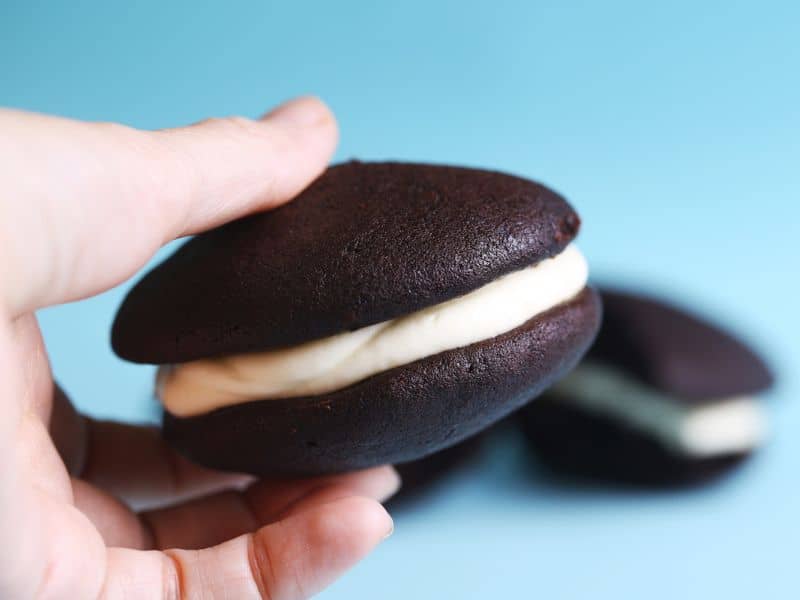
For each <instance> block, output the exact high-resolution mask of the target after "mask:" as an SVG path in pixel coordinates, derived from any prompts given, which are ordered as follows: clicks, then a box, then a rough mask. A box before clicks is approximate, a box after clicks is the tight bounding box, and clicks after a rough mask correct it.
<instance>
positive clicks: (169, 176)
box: [0, 98, 337, 316]
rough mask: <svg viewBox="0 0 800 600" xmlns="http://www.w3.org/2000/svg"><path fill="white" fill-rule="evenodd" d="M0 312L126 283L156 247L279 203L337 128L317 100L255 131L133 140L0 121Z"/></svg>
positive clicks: (132, 133)
mask: <svg viewBox="0 0 800 600" xmlns="http://www.w3.org/2000/svg"><path fill="white" fill-rule="evenodd" d="M0 131H2V132H3V134H2V135H0V169H3V172H5V173H7V174H8V177H2V181H3V185H4V186H5V187H4V188H3V189H2V190H0V192H2V193H1V194H0V198H2V199H1V200H0V255H1V256H3V260H2V261H0V281H6V282H13V285H8V286H6V287H5V288H3V289H2V291H0V304H6V306H7V307H8V308H9V309H10V312H11V315H12V316H14V315H19V314H22V313H24V312H29V311H31V310H33V309H35V308H38V307H41V306H45V305H48V304H53V303H57V302H64V301H68V300H74V299H77V298H81V297H85V296H89V295H92V294H94V293H97V292H99V291H101V290H104V289H107V288H109V287H111V286H113V285H115V284H117V283H119V282H121V281H123V280H124V279H126V278H127V277H130V276H131V275H132V274H133V273H134V272H135V271H136V270H137V269H139V268H140V267H141V266H142V265H144V263H145V262H146V261H147V260H148V259H149V258H150V257H151V256H152V255H153V253H154V252H155V251H156V250H157V249H158V248H159V247H160V246H161V245H162V244H164V243H165V242H166V241H168V240H170V239H173V238H175V237H179V236H182V235H186V234H189V233H194V232H197V231H200V230H203V229H207V228H210V227H214V226H216V225H219V224H221V223H223V222H225V221H228V220H231V219H233V218H235V217H237V216H240V215H243V214H246V213H250V212H253V211H256V210H261V209H266V208H269V207H272V206H275V205H277V204H279V203H281V202H285V201H286V200H288V199H290V198H291V197H292V196H294V195H296V194H297V193H298V192H299V191H300V190H302V189H303V188H304V187H305V186H306V185H308V183H310V182H311V181H312V180H313V179H314V178H315V177H316V176H317V175H318V174H319V173H320V172H321V171H322V170H323V169H324V167H325V165H326V164H327V162H328V160H329V159H330V157H331V155H332V153H333V150H334V147H335V145H336V139H337V130H336V123H335V121H334V118H333V116H332V115H331V113H330V111H329V110H328V109H327V108H326V107H325V106H324V105H323V104H322V103H321V102H319V101H318V100H315V99H310V98H304V99H300V100H296V101H293V102H290V103H288V104H286V105H284V106H282V107H280V108H278V109H277V110H275V111H273V112H272V113H270V114H269V115H267V116H266V117H265V118H263V119H262V120H260V121H251V120H248V119H243V118H229V119H219V120H210V121H204V122H203V123H199V124H197V125H193V126H190V127H186V128H182V129H175V130H168V131H159V132H145V131H137V130H135V129H131V128H128V127H124V126H120V125H111V124H101V123H81V122H77V121H71V120H68V119H59V118H54V117H46V116H42V115H35V114H29V113H24V112H18V111H0Z"/></svg>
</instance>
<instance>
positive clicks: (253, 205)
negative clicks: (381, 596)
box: [0, 99, 399, 600]
mask: <svg viewBox="0 0 800 600" xmlns="http://www.w3.org/2000/svg"><path fill="white" fill-rule="evenodd" d="M336 137H337V131H336V124H335V121H334V118H333V116H332V115H331V113H330V112H329V111H328V110H327V108H326V107H325V106H324V105H323V104H322V103H320V102H319V101H317V100H314V99H301V100H296V101H294V102H291V103H288V104H286V105H283V106H281V107H279V108H278V109H276V110H274V111H273V112H272V113H270V114H269V115H267V116H266V117H265V118H263V119H262V120H260V121H250V120H246V119H240V118H235V119H222V120H211V121H205V122H203V123H200V124H198V125H194V126H191V127H186V128H183V129H175V130H169V131H157V132H144V131H137V130H134V129H130V128H127V127H123V126H120V125H113V124H103V123H94V124H91V123H79V122H75V121H69V120H66V119H57V118H52V117H45V116H39V115H34V114H28V113H23V112H16V111H0V186H2V187H0V464H2V468H1V469H0V531H2V539H3V543H2V544H0V597H2V598H15V599H17V598H19V599H24V598H33V597H36V598H57V599H62V598H70V599H73V598H74V599H83V598H98V597H99V598H146V599H148V600H150V599H156V600H157V599H159V598H164V599H177V598H184V597H188V598H200V597H202V598H223V597H224V598H236V599H247V598H269V599H270V600H286V599H290V598H306V597H308V596H310V595H312V594H314V593H316V592H317V591H319V590H320V589H322V588H323V587H324V586H326V585H327V584H328V583H330V582H331V581H332V580H333V579H335V578H336V577H337V576H338V575H340V574H341V573H342V572H343V571H344V570H345V569H347V568H348V567H350V566H351V565H353V564H354V563H355V562H356V561H358V560H359V559H360V558H362V557H363V556H364V555H365V554H366V553H367V552H369V551H370V550H371V549H372V548H373V547H374V546H375V545H376V544H377V543H378V542H380V541H381V540H382V539H383V538H385V537H386V536H387V535H389V533H390V532H391V529H392V521H391V519H390V518H389V516H388V514H387V513H386V512H385V511H384V509H383V508H382V507H381V505H380V504H379V503H378V502H377V500H382V499H384V498H386V497H388V496H389V495H391V494H392V493H393V492H394V491H395V490H396V489H397V487H398V484H399V480H398V478H397V475H396V473H395V472H394V471H393V470H392V469H391V468H390V467H383V468H377V469H371V470H369V471H363V472H360V473H353V474H348V475H344V476H338V477H327V478H320V479H316V480H300V481H278V480H272V481H253V480H252V479H250V478H248V477H246V476H242V475H232V474H223V473H217V472H213V471H210V470H207V469H203V468H200V467H198V466H196V465H193V464H191V463H189V462H188V461H186V460H185V459H183V458H181V457H180V456H178V455H176V454H174V453H173V452H172V450H170V449H169V448H168V447H166V446H165V445H164V444H163V442H162V441H161V440H160V438H159V436H158V434H157V432H156V431H154V430H152V429H148V428H141V427H134V426H130V425H123V424H117V423H108V422H105V423H104V422H96V421H93V420H91V419H88V418H86V417H83V416H80V415H78V414H77V413H76V412H75V411H74V409H73V408H72V406H71V405H70V403H69V401H68V400H67V398H66V396H64V394H63V393H61V391H60V390H58V389H57V388H55V394H54V385H53V382H52V379H51V374H50V367H49V364H48V360H47V354H46V352H45V349H44V346H43V342H42V338H41V336H40V333H39V329H38V326H37V323H36V318H35V316H34V311H35V310H36V309H39V308H41V307H44V306H48V305H51V304H56V303H60V302H67V301H70V300H76V299H79V298H85V297H87V296H91V295H92V294H96V293H98V292H101V291H103V290H106V289H108V288H110V287H111V286H113V285H115V284H117V283H119V282H121V281H123V280H125V279H126V278H127V277H130V276H131V275H132V274H133V273H135V272H136V270H137V269H139V268H140V267H142V266H143V265H144V264H145V262H146V261H147V260H148V259H149V258H150V257H152V256H153V253H154V252H155V251H156V250H157V249H158V248H159V247H160V246H161V245H163V244H164V243H166V242H167V241H169V240H172V239H174V238H177V237H180V236H184V235H188V234H193V233H197V232H199V231H202V230H204V229H208V228H211V227H215V226H217V225H220V224H222V223H224V222H226V221H229V220H231V219H233V218H235V217H238V216H241V215H243V214H246V213H250V212H253V211H257V210H263V209H268V208H270V207H273V206H276V205H277V204H279V203H281V202H284V201H286V200H288V199H290V198H291V197H293V196H294V195H296V194H297V193H298V192H299V191H300V190H301V189H303V187H305V186H306V185H307V184H308V183H309V182H310V181H311V180H312V179H313V178H314V177H315V176H317V175H318V174H319V173H320V172H321V171H322V170H323V169H324V167H325V165H326V164H327V161H328V160H329V159H330V156H331V154H332V152H333V149H334V147H335V144H336ZM109 393H113V391H111V390H109ZM135 511H139V512H135Z"/></svg>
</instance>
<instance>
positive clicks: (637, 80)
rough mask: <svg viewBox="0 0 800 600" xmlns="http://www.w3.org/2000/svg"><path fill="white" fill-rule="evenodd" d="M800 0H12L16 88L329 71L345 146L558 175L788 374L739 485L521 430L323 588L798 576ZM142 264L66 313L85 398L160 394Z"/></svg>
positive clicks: (718, 591) (768, 591)
mask: <svg viewBox="0 0 800 600" xmlns="http://www.w3.org/2000/svg"><path fill="white" fill-rule="evenodd" d="M798 6H800V5H799V4H797V3H794V2H789V1H787V2H774V3H773V2H753V3H743V2H731V1H727V2H719V3H712V2H707V3H696V2H670V3H639V2H603V3H599V2H597V3H591V2H557V3H556V2H553V3H548V4H543V3H534V2H499V1H494V2H484V3H478V2H467V1H464V0H462V1H460V2H438V3H437V2H424V1H405V2H392V3H380V2H360V3H358V2H344V1H341V0H340V1H338V2H326V3H323V2H318V3H314V2H291V3H290V2H280V3H278V2H272V3H268V2H226V3H219V4H217V5H216V6H214V5H213V4H212V3H200V2H192V3H185V4H180V3H164V2H156V1H149V2H143V1H142V2H101V1H99V0H98V1H94V2H69V3H67V2H63V3H44V2H27V3H23V2H17V3H12V2H8V1H4V2H2V4H1V5H0V104H4V105H10V106H16V107H22V108H26V109H31V110H37V111H44V112H51V113H57V114H61V115H68V116H73V117H77V118H83V119H91V120H116V121H122V122H124V123H128V124H131V125H135V126H139V127H145V128H155V127H166V126H171V125H177V124H183V123H187V122H190V121H194V120H199V119H201V118H204V117H207V116H211V115H226V114H234V113H239V114H245V115H251V116H256V115H258V114H260V113H261V112H263V111H264V110H265V109H267V108H268V107H269V106H270V105H272V104H275V103H277V102H278V101H280V100H283V99H285V98H287V97H289V96H292V95H295V94H299V93H315V94H318V95H320V96H322V97H323V98H325V99H326V100H327V101H328V102H329V103H330V104H331V105H332V107H333V108H334V110H335V112H336V113H337V115H338V117H339V120H340V123H341V130H342V142H341V146H340V150H339V153H338V156H337V158H340V159H343V158H348V157H351V156H357V157H361V158H367V159H378V158H399V159H414V160H430V161H440V162H451V163H464V164H470V165H480V166H486V167H494V168H499V169H503V170H508V171H512V172H516V173H519V174H522V175H527V176H531V177H535V178H539V179H541V180H543V181H545V182H547V183H549V184H551V185H552V186H554V187H556V188H557V189H559V190H560V191H561V192H563V193H564V194H565V195H566V196H567V197H568V198H570V199H571V201H572V202H573V203H574V204H575V206H576V207H577V208H578V210H579V212H580V213H581V214H582V216H583V218H584V228H583V231H582V233H581V238H580V240H581V245H582V248H583V249H584V251H585V252H586V254H587V255H588V257H589V259H590V262H591V263H592V266H593V270H594V273H595V274H597V275H598V276H605V279H614V280H615V281H619V282H622V283H636V284H640V285H645V286H647V287H648V288H649V289H651V290H654V291H663V292H666V293H669V294H670V295H671V296H672V297H673V298H676V299H679V300H681V301H683V302H686V303H689V304H693V305H695V306H697V307H700V308H702V309H705V310H706V311H707V312H709V313H711V314H713V315H714V316H715V317H716V318H717V319H718V320H719V321H721V322H723V323H725V324H728V325H729V326H731V327H733V328H734V329H735V330H737V331H739V332H740V333H741V334H742V335H744V336H745V338H746V339H748V340H750V341H751V342H752V343H753V344H755V345H756V346H757V347H758V348H760V349H761V350H763V351H764V352H765V353H766V355H767V356H768V358H769V359H770V361H771V362H772V364H773V365H774V367H775V369H776V371H777V372H778V374H779V377H780V383H779V385H778V387H777V388H776V389H775V390H774V392H772V393H770V394H769V400H768V401H769V406H770V411H771V414H772V417H773V422H774V437H773V441H772V443H770V444H769V445H768V447H766V448H765V449H764V450H763V452H761V453H760V454H759V455H758V456H757V457H756V458H755V460H754V461H752V462H751V463H749V464H748V465H747V466H746V467H745V468H744V469H742V470H741V471H739V472H737V473H736V474H735V475H734V476H733V477H732V478H729V479H727V480H725V481H723V482H722V483H721V484H720V485H716V486H713V487H710V488H707V489H702V490H697V491H692V492H675V493H660V494H657V493H630V492H627V493H626V492H622V491H613V490H603V489H596V488H585V487H584V488H581V487H577V486H569V487H557V486H554V485H551V484H549V483H547V481H545V480H544V479H543V478H541V477H539V476H536V474H535V471H534V473H533V474H531V473H530V472H529V471H530V470H526V468H525V464H526V462H527V461H526V457H525V453H524V449H523V448H522V446H521V445H520V444H519V440H517V439H515V438H514V437H513V436H507V437H505V438H504V439H503V440H502V442H500V444H499V445H498V446H496V447H495V448H494V449H493V450H491V451H490V452H489V453H488V454H487V455H486V456H485V457H484V458H483V459H481V461H480V463H479V464H478V465H476V466H475V467H474V468H473V469H472V470H470V471H467V472H463V473H462V474H460V475H457V476H456V477H455V478H454V479H453V480H451V482H450V484H451V485H450V486H449V487H448V488H446V489H443V490H442V491H441V492H440V493H439V494H437V495H435V496H434V497H433V498H432V499H431V500H430V501H429V502H428V503H427V504H426V505H424V506H420V507H418V508H417V509H416V510H415V511H407V512H404V513H400V514H398V515H397V516H396V532H395V535H394V537H393V538H391V539H390V540H389V541H387V542H386V543H385V544H384V545H382V546H381V547H380V548H379V549H378V551H377V552H376V553H375V554H374V555H373V556H371V557H370V558H369V559H368V560H366V561H365V562H364V563H363V564H362V565H360V566H359V567H357V568H356V569H355V570H354V571H353V572H351V573H349V574H348V575H347V576H345V577H344V579H342V580H341V581H340V582H338V583H337V584H335V585H334V586H333V587H332V588H331V589H330V590H329V591H328V592H326V593H324V594H323V595H322V597H323V598H328V599H335V598H387V599H393V598H397V599H407V598H515V597H525V598H529V597H535V598H593V599H617V598H651V599H660V598H664V599H667V598H669V599H672V598H704V599H706V598H723V597H724V598H756V597H759V598H771V599H772V598H798V597H800V580H798V576H797V567H798V555H799V551H800V468H798V462H800V402H799V401H798V398H797V397H796V396H797V394H798V391H799V388H798V378H797V373H798V366H800V365H798V362H797V357H798V350H797V348H798V339H799V338H800V327H798V318H797V308H796V306H797V292H798V291H800V290H799V289H798V287H800V286H798V284H797V276H798V268H797V262H798V258H800V253H798V250H797V245H798V234H800V227H798V220H800V208H798V201H799V200H800V197H799V196H800V194H798V192H799V191H800V82H799V80H798V73H800V43H799V40H798V37H799V36H800V8H798ZM43 176H46V174H43ZM125 289H126V286H122V287H121V288H118V289H115V290H112V291H110V292H108V293H107V294H104V295H102V296H100V297H97V298H94V299H91V300H88V301H85V302H81V303H77V304H73V305H68V306H62V307H58V308H54V309H50V310H47V311H44V312H42V314H41V322H42V326H43V329H44V332H45V336H46V339H47V342H48V344H49V347H50V351H51V354H52V359H53V362H54V368H55V373H56V375H57V377H58V378H60V379H61V381H62V382H63V383H64V384H65V386H66V388H67V389H68V390H69V391H70V393H71V394H72V395H73V396H74V397H75V398H76V400H77V401H78V403H79V405H80V406H81V407H83V408H85V409H86V410H87V411H89V412H91V413H93V414H96V415H101V416H110V417H118V418H128V419H138V420H142V419H153V418H155V414H156V411H155V408H154V406H153V404H152V401H151V400H150V395H149V393H150V389H151V377H152V370H151V369H148V368H144V367H140V366H132V365H127V364H124V363H122V362H120V361H118V360H117V359H115V358H114V357H113V356H112V354H111V353H110V351H109V346H108V330H109V324H110V321H111V318H112V315H113V312H114V309H115V307H116V306H117V305H118V303H119V301H120V299H121V296H122V294H123V293H124V291H125Z"/></svg>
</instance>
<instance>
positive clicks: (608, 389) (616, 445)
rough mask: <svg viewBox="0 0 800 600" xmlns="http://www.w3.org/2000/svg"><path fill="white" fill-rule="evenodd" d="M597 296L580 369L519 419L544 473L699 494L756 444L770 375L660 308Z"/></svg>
mask: <svg viewBox="0 0 800 600" xmlns="http://www.w3.org/2000/svg"><path fill="white" fill-rule="evenodd" d="M601 296H602V299H603V307H604V308H603V310H604V318H603V325H602V327H601V330H600V333H599V334H598V336H597V340H596V342H595V343H594V345H593V346H592V348H591V349H590V350H589V352H588V354H587V356H586V358H585V359H584V361H583V362H581V364H580V365H578V367H577V368H576V369H575V370H574V371H573V372H572V373H571V374H570V375H568V376H567V377H565V378H564V379H562V380H561V381H560V382H558V383H557V384H556V385H555V386H553V387H552V388H551V389H550V390H548V391H547V393H546V394H544V395H543V396H542V397H541V398H540V399H539V400H537V401H536V402H534V403H532V404H531V405H530V406H526V407H525V408H524V409H523V410H522V411H520V413H519V418H520V420H521V422H522V424H523V427H524V429H525V432H526V434H527V438H528V441H529V442H530V444H531V446H532V447H533V449H534V451H535V453H536V455H537V456H538V458H539V459H540V460H541V461H542V462H543V463H544V464H545V465H547V466H548V467H549V468H550V469H552V470H554V471H556V472H559V473H570V474H572V475H580V476H585V477H591V478H594V479H603V480H607V481H613V482H617V483H620V482H621V483H631V484H645V485H657V486H670V485H675V484H688V483H702V482H706V481H709V480H711V479H712V478H715V477H716V476H718V475H721V474H723V473H725V472H726V471H728V470H729V469H730V468H731V467H732V466H734V465H736V464H738V463H740V462H741V461H742V459H744V458H745V457H747V456H749V455H750V454H751V453H752V452H753V451H754V450H755V449H756V448H757V447H758V446H759V445H760V444H761V443H762V442H763V440H764V439H765V436H766V432H767V418H766V410H765V406H764V402H763V400H762V399H760V398H759V397H758V395H759V394H760V393H761V392H763V391H764V390H766V389H767V388H769V386H770V385H771V384H772V375H771V374H770V371H769V369H768V368H767V366H766V364H765V363H764V361H763V359H761V358H760V357H759V356H758V355H757V354H756V353H755V351H753V350H752V349H750V348H749V347H748V346H747V345H746V344H745V343H744V342H742V341H741V340H739V339H737V338H736V337H734V336H733V335H732V334H731V333H729V332H727V331H725V330H723V329H722V328H720V327H719V326H717V325H715V324H713V323H711V322H709V320H708V319H705V318H703V317H700V316H698V315H696V314H695V313H694V312H690V311H688V310H687V309H684V308H682V307H678V306H675V305H673V304H672V303H671V302H668V301H666V300H663V299H659V298H655V297H652V296H647V295H642V294H640V293H630V292H622V291H618V290H612V289H603V290H602V291H601Z"/></svg>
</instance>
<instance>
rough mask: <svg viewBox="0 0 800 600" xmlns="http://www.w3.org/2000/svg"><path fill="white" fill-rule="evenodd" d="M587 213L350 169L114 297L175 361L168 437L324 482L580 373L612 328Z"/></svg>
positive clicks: (488, 416) (130, 346)
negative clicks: (582, 223) (606, 323)
mask: <svg viewBox="0 0 800 600" xmlns="http://www.w3.org/2000/svg"><path fill="white" fill-rule="evenodd" d="M578 226H579V219H578V217H577V215H576V214H575V213H574V211H573V210H572V209H571V208H570V206H569V205H568V204H567V203H566V202H565V201H564V200H563V199H562V198H561V197H560V196H558V195H557V194H555V193H554V192H552V191H550V190H548V189H547V188H545V187H543V186H541V185H539V184H537V183H534V182H531V181H527V180H524V179H521V178H518V177H513V176H510V175H504V174H500V173H494V172H489V171H481V170H475V169H465V168H458V167H442V166H432V165H413V164H402V163H378V164H371V163H358V162H351V163H346V164H343V165H339V166H336V167H333V168H331V169H329V170H328V171H327V172H326V173H325V174H324V175H322V176H321V177H320V178H319V179H318V180H317V181H316V182H314V183H313V184H312V185H311V186H310V187H309V188H308V189H307V190H306V191H305V192H303V193H302V194H300V196H299V197H298V198H296V199H295V200H294V201H293V202H291V203H289V204H287V205H286V206H283V207H280V208H278V209H276V210H273V211H270V212H265V213H261V214H257V215H253V216H250V217H247V218H245V219H242V220H239V221H236V222H234V223H231V224H228V225H226V226H223V227H221V228H219V229H216V230H213V231H210V232H207V233H204V234H201V235H199V236H197V237H195V238H194V239H192V240H190V241H188V242H187V243H186V244H184V245H183V246H182V247H181V248H179V249H178V251H177V252H176V253H175V254H174V255H173V256H172V257H170V258H168V259H167V260H166V261H165V262H163V263H162V264H161V265H159V266H158V267H156V268H155V269H154V270H153V271H151V272H150V273H148V274H147V275H146V276H145V277H144V278H143V279H142V280H141V281H140V282H139V283H138V284H137V285H136V286H135V287H134V288H133V289H132V290H131V292H130V293H129V295H128V296H127V298H126V299H125V301H124V303H123V305H122V307H121V308H120V310H119V313H118V315H117V319H116V321H115V323H114V327H113V332H112V344H113V347H114V349H115V350H116V352H117V353H118V354H119V355H120V356H122V357H123V358H127V359H129V360H134V361H139V362H151V363H156V364H162V365H164V366H163V367H162V369H161V370H160V372H159V385H158V395H159V398H160V399H161V401H162V403H163V404H164V406H165V415H164V435H165V436H166V439H167V440H169V441H170V443H172V444H173V445H174V446H175V447H176V448H178V449H179V450H180V451H182V452H183V453H184V454H186V455H187V456H189V457H190V458H192V459H194V460H195V461H197V462H199V463H201V464H204V465H207V466H211V467H216V468H221V469H230V470H237V471H246V472H250V473H255V474H259V475H266V474H294V475H310V474H317V473H330V472H338V471H344V470H350V469H356V468H363V467H369V466H372V465H376V464H382V463H396V462H403V461H410V460H413V459H415V458H419V457H421V456H424V455H427V454H430V453H432V452H435V451H438V450H440V449H442V448H444V447H446V446H450V445H452V444H455V443H457V442H458V441H459V440H461V439H464V438H465V437H467V436H469V435H471V434H473V433H475V432H477V431H479V430H481V429H483V428H484V427H486V426H488V425H490V424H491V423H492V422H494V421H496V420H498V419H500V418H501V417H503V416H504V415H506V414H508V413H509V412H510V411H512V410H514V409H515V408H517V407H519V406H520V405H521V404H523V403H524V402H526V401H528V400H529V399H531V398H532V397H533V396H535V395H536V394H538V393H539V392H540V391H541V390H542V389H544V387H546V386H548V385H549V384H550V383H552V382H553V381H554V380H555V379H557V378H558V377H560V376H561V375H562V374H563V373H565V372H566V371H567V370H569V369H570V368H571V367H572V366H574V364H575V363H576V362H577V361H578V359H579V358H580V356H581V355H582V354H583V352H584V351H585V350H586V348H587V347H588V345H589V344H590V342H591V340H592V339H593V337H594V335H595V333H596V329H597V327H598V324H599V313H600V310H599V304H598V300H597V297H596V294H595V293H594V292H593V291H591V290H590V289H588V288H586V287H585V282H586V276H587V272H586V265H585V261H584V260H583V258H582V256H581V255H580V253H579V252H578V251H577V249H576V248H575V247H574V246H573V245H570V242H571V241H572V239H573V238H574V236H575V235H576V233H577V230H578Z"/></svg>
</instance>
